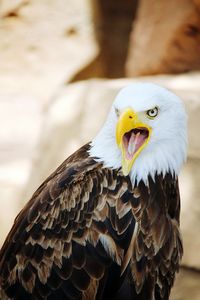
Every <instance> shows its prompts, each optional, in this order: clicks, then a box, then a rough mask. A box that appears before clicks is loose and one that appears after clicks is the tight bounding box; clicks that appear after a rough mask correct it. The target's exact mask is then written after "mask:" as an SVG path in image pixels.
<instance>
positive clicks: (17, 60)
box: [0, 0, 200, 300]
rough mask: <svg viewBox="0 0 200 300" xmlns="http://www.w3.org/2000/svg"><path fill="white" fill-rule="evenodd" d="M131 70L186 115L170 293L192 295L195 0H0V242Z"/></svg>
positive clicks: (197, 245)
mask: <svg viewBox="0 0 200 300" xmlns="http://www.w3.org/2000/svg"><path fill="white" fill-rule="evenodd" d="M138 80H140V81H143V80H144V81H152V82H155V83H158V84H161V85H163V86H166V87H167V88H170V89H171V90H173V91H174V92H175V93H177V94H178V95H179V96H181V98H182V99H183V101H184V103H185V106H186V110H187V113H188V116H189V119H188V126H189V147H188V161H187V164H186V165H185V166H184V168H183V170H182V172H181V175H180V189H181V198H182V213H181V227H182V234H183V241H184V257H183V260H182V266H181V270H180V273H179V275H178V276H177V280H176V283H175V287H174V288H173V291H172V294H171V298H170V299H172V300H182V299H183V300H187V299H189V298H190V297H191V299H193V300H199V299H200V199H199V197H200V135H199V132H198V130H199V129H200V1H199V0H176V1H173V0H168V1H165V0H148V1H145V0H43V1H41V0H0V122H1V129H0V204H1V210H0V246H1V245H2V243H3V241H4V239H5V237H6V235H7V233H8V232H9V230H10V228H11V226H12V224H13V221H14V218H15V216H16V214H17V213H18V212H19V211H20V209H21V208H22V207H23V206H24V204H25V203H26V202H27V201H28V199H29V198H30V197H31V195H32V193H33V192H34V190H35V189H36V188H37V187H38V185H39V184H40V183H41V182H42V181H43V180H44V179H45V178H46V177H47V176H48V175H49V173H50V172H52V171H53V170H54V169H55V168H56V167H57V166H58V164H59V163H61V162H62V161H63V160H64V159H65V158H66V157H67V156H68V155H69V154H70V153H72V152H73V151H74V150H76V149H77V148H78V147H80V146H81V145H83V144H84V143H86V142H88V141H89V140H91V139H92V138H93V137H94V136H95V134H96V133H97V131H98V129H99V128H100V127H101V125H102V124H103V122H104V119H105V116H106V114H107V112H108V109H109V107H110V105H111V103H112V101H113V98H114V97H115V95H116V93H117V91H118V90H119V89H120V88H121V87H123V86H124V85H127V84H128V83H130V82H134V81H138Z"/></svg>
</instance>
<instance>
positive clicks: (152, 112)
mask: <svg viewBox="0 0 200 300" xmlns="http://www.w3.org/2000/svg"><path fill="white" fill-rule="evenodd" d="M146 114H147V116H148V118H150V119H153V118H155V117H156V116H157V114H158V108H157V106H156V107H154V108H152V109H149V110H147V111H146Z"/></svg>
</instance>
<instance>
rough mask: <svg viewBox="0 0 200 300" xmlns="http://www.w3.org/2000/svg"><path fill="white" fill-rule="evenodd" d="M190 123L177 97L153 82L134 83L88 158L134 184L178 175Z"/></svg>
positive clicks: (123, 93) (115, 107)
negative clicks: (159, 176) (160, 176)
mask: <svg viewBox="0 0 200 300" xmlns="http://www.w3.org/2000/svg"><path fill="white" fill-rule="evenodd" d="M186 123H187V117H186V113H185V109H184V106H183V103H182V101H181V100H180V99H179V97H178V96H176V95H175V94H173V93H172V92H170V91H169V90H167V89H165V88H163V87H161V86H159V85H156V84H153V83H135V84H131V85H128V86H127V87H125V88H123V89H122V90H121V91H120V92H119V93H118V94H117V96H116V98H115V100H114V102H113V104H112V107H111V110H110V113H109V114H108V117H107V120H106V122H105V124H104V126H103V128H102V129H101V130H100V132H99V134H98V135H97V136H96V137H95V138H94V139H93V141H92V143H91V148H90V155H91V156H92V157H94V159H95V160H97V161H98V162H101V163H103V165H104V166H105V167H109V168H113V169H119V168H121V170H122V173H123V175H124V176H128V175H129V176H130V178H131V180H132V183H135V182H139V181H140V180H143V181H144V182H145V183H148V177H149V176H151V177H152V179H154V177H155V175H156V174H158V175H159V174H162V175H163V176H164V175H165V174H166V173H171V174H173V175H175V176H176V175H177V174H178V173H179V170H180V167H181V165H182V163H183V162H184V161H185V159H186V148H187V125H186Z"/></svg>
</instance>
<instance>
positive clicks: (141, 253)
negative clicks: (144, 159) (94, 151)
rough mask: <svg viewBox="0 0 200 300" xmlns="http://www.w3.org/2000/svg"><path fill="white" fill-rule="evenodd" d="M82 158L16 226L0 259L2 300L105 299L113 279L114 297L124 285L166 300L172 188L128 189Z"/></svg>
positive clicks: (175, 251) (174, 241) (175, 232)
mask: <svg viewBox="0 0 200 300" xmlns="http://www.w3.org/2000/svg"><path fill="white" fill-rule="evenodd" d="M87 150H88V146H87V145H86V146H85V147H83V148H81V149H80V150H79V151H78V152H76V153H75V154H74V155H73V156H71V157H70V158H69V159H68V160H67V161H65V162H64V163H63V164H62V165H61V166H60V167H59V168H58V169H57V170H56V171H55V172H54V173H53V174H52V175H51V176H50V177H49V178H48V179H47V180H46V181H45V182H44V183H43V184H42V185H41V186H40V187H39V189H38V190H37V191H36V192H35V194H34V195H33V197H32V199H31V200H30V201H29V202H28V203H27V205H26V206H25V208H24V209H23V210H22V212H21V213H20V214H19V215H18V217H17V218H16V220H15V223H14V226H13V228H12V230H11V232H10V234H9V236H8V238H7V240H6V241H5V243H4V246H3V247H2V250H1V252H0V269H1V272H0V298H2V297H4V298H2V299H6V297H7V296H6V294H7V295H8V297H14V299H16V300H22V299H26V300H27V299H32V298H31V297H32V296H31V294H32V295H34V297H35V298H34V299H48V300H50V299H56V298H58V299H69V300H71V299H76V300H77V299H83V300H84V299H91V300H92V299H95V297H96V295H97V296H98V297H101V299H106V297H108V295H107V294H106V293H108V294H109V293H110V291H109V288H108V287H106V285H107V284H109V282H112V276H113V275H114V277H113V278H115V280H117V282H118V284H113V283H112V284H111V286H112V293H117V291H118V290H119V289H120V286H121V285H123V284H125V285H124V286H128V287H129V289H131V290H133V294H137V293H139V292H142V291H143V292H142V293H144V288H145V282H147V281H148V282H151V284H149V287H151V291H153V290H154V287H153V282H154V284H157V293H159V294H160V295H161V296H162V297H165V296H166V295H168V293H169V290H170V287H171V285H172V283H173V277H174V273H175V271H176V270H177V268H178V264H179V260H180V257H181V255H182V245H181V241H180V236H179V229H178V222H179V207H180V206H179V194H177V182H176V184H172V183H171V182H172V181H173V182H174V179H173V178H172V177H169V178H168V182H169V185H166V184H165V185H164V184H163V181H164V180H163V179H162V178H160V177H157V179H156V183H155V182H153V181H151V180H150V185H149V187H146V186H145V185H144V183H142V182H141V183H140V184H139V185H138V186H137V187H135V188H134V189H133V188H132V186H131V183H130V180H129V178H128V177H123V176H122V175H121V173H120V171H113V170H110V169H107V168H102V166H101V164H99V163H96V162H95V161H94V160H92V159H91V158H90V157H89V156H88V153H87ZM155 185H156V186H155ZM172 190H173V191H172ZM168 191H170V198H172V201H174V206H173V207H175V210H177V211H174V210H173V207H172V205H171V204H168V196H167V193H168ZM168 209H169V213H168ZM172 216H173V218H175V217H176V219H173V220H172V219H171V217H172ZM172 266H173V268H172ZM171 268H172V269H171ZM112 269H113V270H117V271H116V273H115V274H111V273H112V272H110V270H112ZM127 274H129V275H127ZM116 278H118V279H116ZM147 279H148V280H147ZM131 281H132V283H130V282H131ZM124 282H125V283H124ZM104 288H105V290H104ZM99 289H101V292H100V290H99ZM152 293H153V292H152ZM1 295H3V296H1ZM59 297H60V298H59Z"/></svg>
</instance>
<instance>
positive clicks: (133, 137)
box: [128, 132, 140, 156]
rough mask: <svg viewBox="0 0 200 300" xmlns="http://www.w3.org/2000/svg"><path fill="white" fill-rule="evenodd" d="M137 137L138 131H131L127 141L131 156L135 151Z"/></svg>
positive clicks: (138, 135)
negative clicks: (135, 132)
mask: <svg viewBox="0 0 200 300" xmlns="http://www.w3.org/2000/svg"><path fill="white" fill-rule="evenodd" d="M139 137H140V132H137V134H134V132H132V134H131V137H130V140H129V142H128V153H129V155H131V156H133V154H134V153H135V152H136V151H137V148H138V147H137V145H138V142H139Z"/></svg>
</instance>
